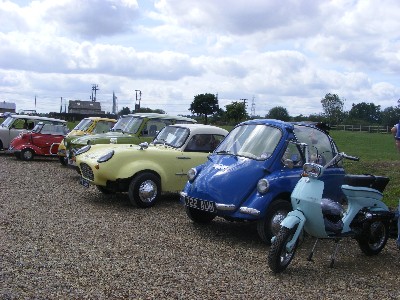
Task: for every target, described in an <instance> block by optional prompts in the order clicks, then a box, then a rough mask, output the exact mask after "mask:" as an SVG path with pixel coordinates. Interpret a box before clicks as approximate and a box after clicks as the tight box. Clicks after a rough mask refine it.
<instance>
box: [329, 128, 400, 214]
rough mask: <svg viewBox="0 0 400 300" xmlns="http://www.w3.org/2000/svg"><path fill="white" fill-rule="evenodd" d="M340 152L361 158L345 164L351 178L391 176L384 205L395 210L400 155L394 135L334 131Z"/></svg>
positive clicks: (397, 199)
mask: <svg viewBox="0 0 400 300" xmlns="http://www.w3.org/2000/svg"><path fill="white" fill-rule="evenodd" d="M330 134H331V136H332V137H333V139H334V140H335V142H336V144H337V146H338V147H339V150H340V151H342V152H345V153H346V154H349V155H353V156H358V157H359V158H360V161H358V162H353V161H349V160H345V162H344V166H345V169H346V172H347V173H348V174H373V175H377V176H378V175H379V176H387V177H389V178H390V181H389V184H388V185H387V187H386V189H385V191H384V202H385V203H386V204H387V205H388V206H390V207H392V208H394V207H397V205H398V202H399V199H400V153H398V152H397V150H396V148H395V144H394V139H393V136H392V135H391V134H381V133H364V132H351V131H331V132H330Z"/></svg>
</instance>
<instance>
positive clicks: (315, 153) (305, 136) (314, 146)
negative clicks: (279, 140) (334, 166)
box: [295, 126, 333, 165]
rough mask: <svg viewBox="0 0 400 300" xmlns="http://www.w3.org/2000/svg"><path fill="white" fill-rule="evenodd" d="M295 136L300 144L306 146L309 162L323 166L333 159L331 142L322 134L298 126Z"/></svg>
mask: <svg viewBox="0 0 400 300" xmlns="http://www.w3.org/2000/svg"><path fill="white" fill-rule="evenodd" d="M295 134H296V137H297V139H298V140H299V141H300V142H301V143H306V144H307V145H308V150H309V154H310V157H309V161H310V162H315V163H318V164H321V165H324V164H325V163H326V162H328V161H330V160H331V159H332V158H333V152H332V145H331V142H330V140H329V137H328V135H327V134H325V133H324V132H322V131H320V130H318V129H316V128H313V127H306V126H299V127H296V129H295Z"/></svg>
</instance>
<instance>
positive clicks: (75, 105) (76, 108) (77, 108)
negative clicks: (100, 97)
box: [68, 100, 104, 115]
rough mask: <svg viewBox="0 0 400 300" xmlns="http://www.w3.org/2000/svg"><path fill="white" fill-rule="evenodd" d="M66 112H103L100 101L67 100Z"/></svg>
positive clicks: (94, 113)
mask: <svg viewBox="0 0 400 300" xmlns="http://www.w3.org/2000/svg"><path fill="white" fill-rule="evenodd" d="M68 113H70V114H90V115H96V114H104V111H102V110H101V105H100V102H93V101H81V100H69V104H68Z"/></svg>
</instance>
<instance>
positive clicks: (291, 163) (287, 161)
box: [283, 159, 294, 169]
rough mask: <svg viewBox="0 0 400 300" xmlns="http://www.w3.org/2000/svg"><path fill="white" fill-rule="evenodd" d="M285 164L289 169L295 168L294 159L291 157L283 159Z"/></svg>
mask: <svg viewBox="0 0 400 300" xmlns="http://www.w3.org/2000/svg"><path fill="white" fill-rule="evenodd" d="M283 164H284V165H285V167H288V168H289V169H293V167H294V163H293V160H291V159H285V160H284V161H283Z"/></svg>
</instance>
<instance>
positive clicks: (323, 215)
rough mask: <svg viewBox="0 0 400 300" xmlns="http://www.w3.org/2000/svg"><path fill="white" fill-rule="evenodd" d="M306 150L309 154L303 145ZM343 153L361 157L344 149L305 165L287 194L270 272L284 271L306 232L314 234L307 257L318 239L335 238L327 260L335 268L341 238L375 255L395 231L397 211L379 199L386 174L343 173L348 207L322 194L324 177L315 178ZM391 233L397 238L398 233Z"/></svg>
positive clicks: (272, 248) (274, 245)
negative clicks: (288, 207) (287, 210)
mask: <svg viewBox="0 0 400 300" xmlns="http://www.w3.org/2000/svg"><path fill="white" fill-rule="evenodd" d="M305 150H306V153H307V152H308V147H307V146H305ZM343 158H346V159H350V160H355V161H357V160H359V159H358V158H357V157H352V156H349V155H347V154H345V153H343V152H342V153H338V154H336V155H335V157H333V159H332V160H331V161H329V162H328V163H327V164H326V165H325V166H321V165H318V164H315V163H305V164H304V166H303V170H304V172H303V177H302V178H301V179H300V180H299V182H298V183H297V185H296V187H295V188H294V190H293V192H292V195H291V202H292V207H293V211H291V212H290V213H289V214H288V215H287V216H286V218H285V219H284V220H283V221H282V222H281V229H280V231H279V233H278V234H277V235H276V236H274V237H273V238H272V240H271V242H272V245H271V248H270V251H269V255H268V265H269V267H270V268H271V270H272V271H273V272H274V273H279V272H282V271H283V270H285V269H286V268H287V266H288V265H289V264H290V262H291V261H292V259H293V257H294V255H295V252H296V248H297V246H298V244H299V240H301V238H302V236H303V234H304V232H305V233H307V234H308V235H310V236H312V237H315V238H316V242H315V244H314V246H313V248H312V250H311V253H310V255H309V256H308V260H312V256H313V254H314V250H315V247H316V245H317V242H318V239H326V238H329V239H333V240H334V241H335V243H336V246H335V250H334V252H333V254H332V255H331V262H330V267H333V265H334V262H335V256H336V252H337V249H338V245H339V243H338V242H339V241H340V240H341V239H342V238H345V237H350V238H354V239H356V240H357V242H358V245H359V247H360V249H361V251H362V252H364V253H365V254H366V255H376V254H378V253H379V252H381V251H382V249H383V248H384V247H385V245H386V242H387V240H388V238H389V236H390V235H391V233H390V231H391V230H392V231H393V227H395V230H396V231H397V219H396V216H395V213H394V212H392V211H390V210H389V208H388V207H387V206H386V205H385V204H384V203H383V201H382V198H383V194H382V193H383V189H384V188H385V186H386V184H387V183H388V182H389V178H387V177H376V176H373V175H346V177H345V184H344V185H342V190H343V193H344V195H345V197H346V200H347V209H345V208H344V207H343V206H342V205H341V204H340V203H338V202H336V201H334V200H331V199H327V198H323V196H322V194H323V190H324V182H323V181H321V180H319V177H320V176H321V175H322V174H323V173H324V171H325V169H326V168H328V167H329V166H330V165H332V164H336V163H338V162H339V161H340V160H342V159H343ZM399 226H400V225H399ZM392 237H397V233H396V236H392Z"/></svg>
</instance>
